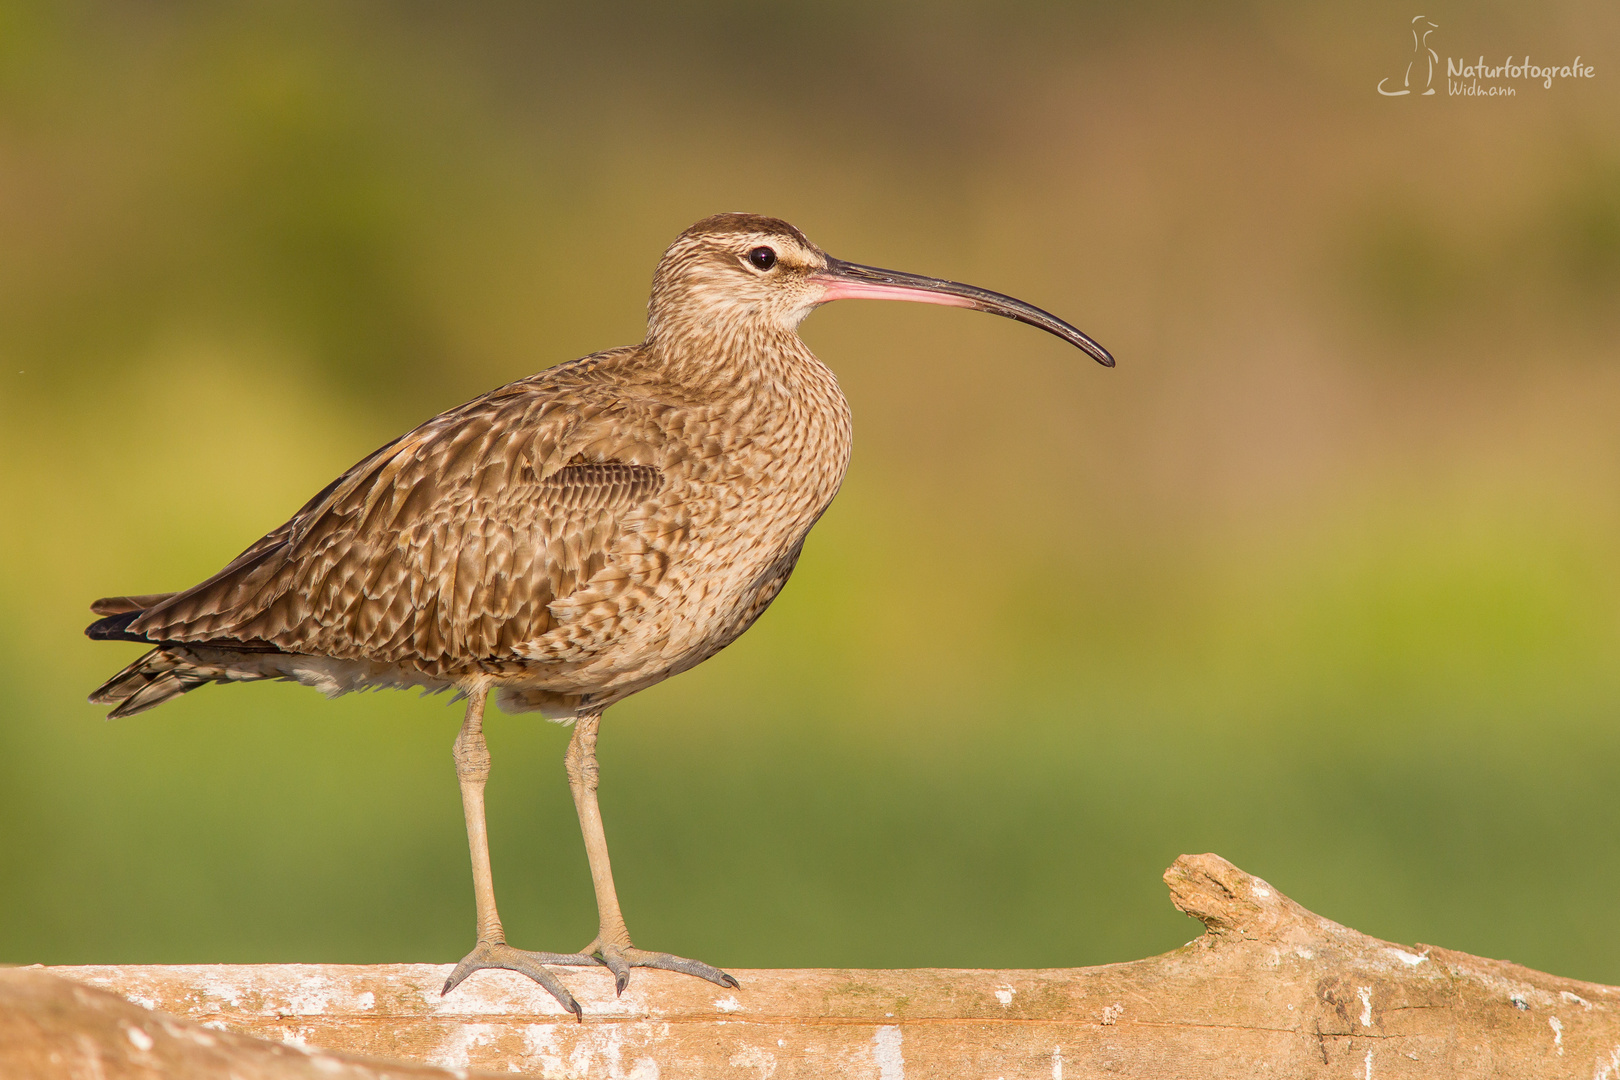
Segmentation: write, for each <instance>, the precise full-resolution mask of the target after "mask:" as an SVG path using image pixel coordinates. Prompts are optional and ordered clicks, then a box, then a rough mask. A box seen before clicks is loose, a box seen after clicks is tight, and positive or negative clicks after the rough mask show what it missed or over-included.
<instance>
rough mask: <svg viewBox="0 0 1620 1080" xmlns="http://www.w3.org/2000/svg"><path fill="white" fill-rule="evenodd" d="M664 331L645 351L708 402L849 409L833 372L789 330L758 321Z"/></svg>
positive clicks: (669, 375)
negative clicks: (681, 331)
mask: <svg viewBox="0 0 1620 1080" xmlns="http://www.w3.org/2000/svg"><path fill="white" fill-rule="evenodd" d="M660 329H661V332H660V333H659V334H658V336H657V337H654V338H651V339H649V340H648V342H647V348H648V349H649V351H650V353H651V355H652V356H653V357H654V358H655V363H656V364H657V365H658V367H659V369H660V372H661V374H662V375H663V377H664V378H666V379H668V380H669V381H670V382H672V383H675V384H677V385H681V386H686V387H690V388H692V389H694V390H697V391H700V392H701V393H702V396H703V397H704V398H706V399H708V400H710V401H716V402H720V401H726V402H735V403H738V404H744V403H746V402H747V401H750V400H752V401H754V402H757V404H758V405H759V406H761V407H764V408H781V407H783V406H785V405H787V404H788V403H790V402H797V403H800V404H808V405H811V406H812V407H814V406H816V405H822V404H824V405H826V406H833V407H837V408H844V409H847V407H848V406H847V405H846V404H845V403H844V397H843V394H842V392H840V391H839V389H838V380H837V379H836V378H835V377H834V376H833V373H832V371H831V370H830V369H828V367H827V366H826V365H825V364H823V363H822V362H821V361H820V360H819V359H817V358H816V355H815V354H814V353H812V352H811V351H810V348H809V346H807V345H805V343H804V342H803V341H801V340H800V339H799V335H798V334H797V333H794V332H793V331H791V330H787V329H784V328H781V327H775V326H768V325H760V324H756V323H733V324H726V323H719V324H716V325H712V326H707V327H694V328H690V329H691V330H693V331H695V332H687V333H680V332H671V331H672V330H673V329H674V328H672V327H662V328H660ZM682 329H688V328H682Z"/></svg>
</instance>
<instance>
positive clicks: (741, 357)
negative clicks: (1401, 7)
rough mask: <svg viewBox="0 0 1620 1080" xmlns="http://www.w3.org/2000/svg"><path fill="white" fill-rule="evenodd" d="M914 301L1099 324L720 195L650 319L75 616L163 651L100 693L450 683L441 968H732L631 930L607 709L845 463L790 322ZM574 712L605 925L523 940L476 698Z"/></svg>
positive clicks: (790, 531) (399, 443)
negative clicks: (456, 815)
mask: <svg viewBox="0 0 1620 1080" xmlns="http://www.w3.org/2000/svg"><path fill="white" fill-rule="evenodd" d="M847 297H869V298H872V299H879V300H916V301H921V302H923V303H929V304H946V305H951V306H955V307H966V308H973V309H975V310H978V311H988V312H991V313H992V314H996V315H1004V316H1006V317H1008V318H1010V319H1017V320H1018V321H1020V322H1025V323H1029V324H1030V325H1032V326H1038V327H1040V328H1041V329H1043V330H1047V331H1050V332H1051V333H1053V334H1056V335H1057V336H1058V337H1060V338H1062V339H1063V340H1065V341H1067V342H1069V343H1070V344H1072V345H1075V346H1078V347H1079V348H1081V349H1083V350H1084V351H1085V352H1087V353H1088V354H1090V355H1091V356H1092V357H1093V358H1094V359H1096V360H1097V361H1098V362H1099V363H1102V364H1105V365H1108V366H1110V367H1112V366H1113V363H1114V361H1113V358H1112V357H1111V356H1109V355H1108V353H1107V351H1105V350H1104V349H1103V348H1102V346H1100V345H1098V344H1097V343H1096V342H1094V341H1092V340H1091V339H1090V338H1088V337H1087V336H1086V335H1084V334H1082V333H1081V332H1080V331H1078V330H1076V329H1075V328H1074V327H1072V326H1070V325H1069V324H1068V323H1066V322H1063V321H1062V320H1061V319H1058V318H1056V317H1054V316H1052V315H1049V314H1047V313H1046V312H1044V311H1042V310H1040V309H1039V308H1035V307H1031V306H1030V305H1029V304H1026V303H1024V302H1023V301H1021V300H1014V299H1013V298H1011V297H1008V296H1002V295H1001V294H1000V293H993V292H989V291H987V290H984V289H979V288H975V287H974V286H971V285H961V284H957V283H956V282H951V281H940V280H937V279H935V278H927V277H919V276H916V275H913V274H902V273H897V272H895V271H892V270H879V269H876V268H874V267H870V266H859V265H856V264H854V263H846V262H843V261H841V260H838V259H834V258H832V257H830V256H828V255H827V254H825V253H824V252H823V251H822V250H821V249H820V248H818V247H817V246H816V245H815V244H813V243H811V242H810V241H809V240H807V239H806V238H805V236H804V234H802V233H801V232H799V230H797V229H795V228H794V227H793V226H791V225H789V224H787V223H786V222H783V221H778V220H776V219H775V218H768V217H756V216H753V215H750V214H720V215H717V216H715V217H711V218H708V219H706V220H704V221H700V222H698V223H697V224H696V225H694V226H692V227H691V228H690V229H687V230H686V231H685V232H683V233H682V234H681V235H680V236H678V237H677V238H676V239H675V242H674V243H673V244H671V245H670V247H669V250H668V251H666V252H665V253H664V257H663V259H662V260H660V261H659V264H658V269H657V272H656V273H655V274H654V275H653V289H652V300H651V302H650V304H649V305H648V315H647V340H646V341H644V342H642V343H641V344H640V345H633V346H630V347H628V348H622V349H612V350H609V351H607V352H601V353H596V354H594V355H592V356H587V357H584V358H582V359H579V360H575V361H573V362H572V363H567V364H561V365H559V366H557V367H554V368H550V369H548V370H546V371H543V372H541V373H540V374H538V375H534V376H531V377H530V378H527V379H522V380H520V381H518V382H515V383H512V384H510V385H508V386H503V387H501V388H500V389H499V390H494V391H491V392H490V393H488V394H485V395H484V396H482V397H479V398H475V399H474V400H472V401H469V402H468V403H467V404H465V405H462V406H461V407H459V408H456V409H451V410H450V411H449V412H445V413H441V414H440V415H438V416H435V417H434V418H433V419H431V420H429V421H428V422H427V423H425V424H423V425H422V426H421V427H418V428H417V429H416V430H414V431H412V432H410V433H409V434H407V435H404V436H402V437H401V438H399V439H396V440H395V441H393V442H391V443H389V444H388V445H387V446H384V447H383V448H382V449H380V450H378V451H377V452H376V453H374V454H371V455H369V456H368V457H366V458H365V459H364V460H363V461H361V462H360V463H359V464H357V465H355V466H354V467H353V468H352V469H350V470H349V471H348V472H346V473H344V474H343V475H342V476H340V477H338V478H337V479H336V480H334V481H332V483H330V484H328V485H327V486H326V487H325V488H324V489H322V490H321V492H320V493H319V494H318V495H316V496H315V497H314V498H313V499H311V500H309V502H307V503H305V504H304V506H303V508H302V509H300V510H299V511H298V512H297V513H296V514H294V515H293V516H292V519H291V520H289V521H288V522H287V523H286V524H285V525H282V526H281V527H280V528H279V529H276V530H275V531H273V532H271V533H269V534H268V535H266V536H264V537H263V538H262V539H260V540H259V541H258V542H256V543H255V544H253V545H252V546H251V547H249V548H248V549H247V550H246V551H244V552H243V553H242V554H241V555H238V556H237V557H236V558H235V559H234V560H232V561H231V563H230V564H229V565H228V566H226V567H225V568H224V569H223V570H221V571H220V572H219V573H217V574H215V575H214V576H213V577H211V578H209V579H208V580H206V581H204V582H202V583H201V584H199V585H194V586H192V587H191V588H189V589H185V590H183V591H181V592H176V593H163V594H158V595H152V596H119V597H109V598H107V599H104V600H98V601H96V602H95V603H94V604H93V605H91V609H92V610H93V611H94V612H95V613H96V614H98V615H100V616H103V617H102V618H101V619H98V620H97V621H96V622H94V623H92V624H91V625H90V627H89V628H88V629H87V630H86V631H85V632H86V633H87V634H88V635H89V636H90V637H91V638H93V639H95V640H98V641H139V642H144V643H147V644H151V645H155V646H156V648H154V649H152V650H151V651H150V652H148V653H146V654H145V655H144V656H142V657H141V658H140V659H139V660H136V661H135V662H134V663H133V664H131V665H130V666H129V667H127V668H125V669H124V670H123V671H120V672H119V673H118V674H117V675H114V676H113V677H112V678H111V679H108V680H107V682H106V683H105V684H104V685H102V686H101V687H100V688H99V689H98V690H96V692H95V693H94V694H92V695H91V696H90V700H91V701H93V702H97V703H99V704H113V703H116V704H117V706H118V707H117V708H116V709H114V710H113V711H112V713H111V715H112V716H130V715H133V714H135V713H138V712H142V711H143V710H146V709H150V708H152V707H153V706H154V705H159V704H161V703H162V702H165V701H167V700H169V699H170V698H172V697H176V696H178V695H180V694H183V693H186V692H187V691H190V690H195V689H196V688H197V687H199V686H203V685H205V684H207V683H211V682H220V683H229V682H252V681H255V680H258V679H291V680H294V681H297V682H300V683H304V684H305V685H308V686H313V687H315V688H316V689H318V690H322V691H325V692H326V693H327V694H329V695H336V694H341V693H344V692H345V691H349V690H357V689H362V688H373V687H391V686H397V687H404V686H418V687H424V688H427V689H430V690H443V689H454V690H457V691H459V692H460V694H462V695H465V697H466V698H467V715H466V720H465V722H464V723H463V724H462V727H461V732H460V734H459V735H458V736H457V737H456V741H455V746H454V752H455V762H456V776H457V778H458V780H459V781H460V784H461V799H462V806H463V808H464V810H465V812H466V818H467V842H468V845H469V847H470V848H471V849H472V868H473V887H474V895H475V898H476V902H477V912H478V943H477V945H476V946H475V947H474V948H473V950H472V951H471V952H470V953H468V954H467V956H466V957H465V958H464V959H463V960H462V961H461V963H460V964H458V965H457V966H456V969H455V971H454V972H453V973H452V974H451V975H450V977H449V979H448V980H447V981H446V982H445V986H444V992H445V993H449V991H450V990H451V989H453V988H454V987H455V986H456V985H457V984H458V983H460V982H461V981H462V980H463V979H465V978H466V977H467V976H468V975H470V974H472V973H473V972H474V971H477V970H478V969H480V968H494V967H501V968H510V969H511V970H513V971H519V972H522V973H523V974H525V975H527V976H529V977H530V978H532V979H534V980H535V981H536V982H538V983H539V984H540V985H541V986H543V987H545V988H546V989H547V990H548V991H550V992H551V993H552V994H553V995H554V996H555V997H556V998H557V1000H558V1001H559V1002H561V1003H562V1004H563V1006H564V1007H566V1008H567V1009H569V1010H571V1011H572V1012H573V1013H574V1014H575V1015H576V1016H578V1015H580V1008H579V1005H578V1003H577V1002H575V1000H574V998H573V995H571V994H570V993H569V992H568V991H567V989H565V988H564V987H563V985H562V983H561V982H560V981H558V979H557V977H556V975H555V974H553V973H552V972H551V971H549V970H548V969H547V967H546V965H548V964H550V965H582V966H583V965H596V964H601V965H603V966H606V967H607V968H609V969H611V970H612V972H613V974H614V976H615V980H616V985H617V988H618V990H619V992H620V993H623V992H624V988H625V986H626V984H627V983H628V980H629V975H630V969H631V968H633V967H652V968H664V969H666V970H670V971H679V972H685V973H687V974H689V975H696V976H698V977H700V978H704V979H708V980H709V981H710V982H714V983H718V984H720V985H722V986H730V987H735V986H736V985H737V982H736V980H735V979H733V978H732V977H731V976H730V975H727V974H726V973H725V972H723V971H720V970H719V969H717V968H714V967H711V966H709V965H708V964H704V963H701V962H699V961H696V960H688V959H685V958H682V957H678V956H671V955H670V954H668V953H662V952H651V951H648V950H645V949H638V948H636V947H635V946H633V945H632V944H631V943H630V933H629V931H628V930H627V929H626V928H625V923H624V917H623V916H622V915H621V914H620V911H619V901H618V898H617V896H616V895H615V893H614V888H613V873H612V869H611V868H610V866H609V864H608V849H607V839H606V837H605V836H604V834H603V831H602V815H601V811H600V810H599V809H598V807H597V800H596V786H597V765H596V734H597V727H598V725H599V724H600V723H601V720H602V711H603V710H604V709H606V708H607V707H608V706H609V705H612V704H614V703H615V702H618V701H623V700H624V699H625V698H627V697H629V696H630V695H631V694H634V693H635V692H636V691H638V690H644V689H646V688H647V687H649V686H651V685H653V684H654V683H656V682H659V681H661V680H663V679H667V678H669V677H670V676H671V675H674V674H676V673H677V672H681V671H685V670H686V669H687V668H690V667H692V666H694V665H696V664H699V663H701V662H702V661H704V660H706V659H708V658H709V657H711V656H713V655H714V654H715V653H717V652H719V651H720V650H721V649H723V648H725V647H726V646H727V645H728V644H730V643H731V642H732V641H734V640H736V638H737V636H738V635H739V634H741V633H742V632H743V631H744V630H746V629H748V627H749V626H751V625H752V624H753V622H754V620H755V619H757V618H759V616H760V614H761V613H762V612H763V611H764V610H765V608H766V607H767V606H768V605H769V604H770V602H771V601H772V600H774V599H775V598H776V594H777V593H778V592H780V591H781V589H782V586H783V585H784V584H786V582H787V579H788V575H789V574H791V573H792V572H793V566H794V564H795V563H796V562H797V561H798V559H799V551H800V549H801V548H802V547H803V546H804V540H805V535H806V534H807V533H808V532H809V531H810V527H811V526H812V525H814V524H815V523H816V519H817V518H819V517H820V516H821V515H822V512H823V511H825V510H826V509H827V506H828V504H829V503H831V502H832V499H833V495H834V494H836V493H837V491H838V486H839V484H840V483H841V482H842V481H843V478H844V470H845V468H846V466H847V465H848V464H849V451H850V416H849V403H848V402H846V401H845V400H844V395H843V394H842V393H841V392H840V391H839V389H838V381H837V380H836V379H835V378H834V377H833V373H832V372H831V371H829V370H828V369H827V368H826V367H825V366H824V365H823V364H822V363H821V361H819V360H817V359H816V357H815V356H814V355H813V354H812V353H811V352H810V350H809V349H808V348H806V347H805V345H804V343H803V342H802V341H800V340H799V336H798V327H799V324H800V323H801V322H802V321H803V320H804V318H805V316H807V315H809V314H810V312H811V311H812V310H814V309H815V307H816V306H817V305H819V304H824V303H827V302H828V301H830V300H839V299H844V298H847ZM491 690H493V691H495V694H496V700H497V702H498V703H499V704H500V706H501V708H502V709H503V710H505V711H507V712H526V711H538V712H539V713H540V714H541V715H542V716H546V717H548V718H550V719H553V720H559V721H561V722H563V723H572V724H573V725H574V732H573V738H572V739H571V740H570V742H569V744H568V751H567V754H566V755H565V757H564V762H565V764H566V766H567V773H568V784H569V787H570V789H571V790H572V791H573V795H574V806H575V808H576V809H577V810H578V812H579V824H580V829H581V831H582V832H583V833H584V836H585V851H586V854H587V856H588V857H589V860H590V868H591V880H592V882H593V883H594V885H595V887H596V905H597V916H598V920H597V925H598V931H597V935H596V937H595V939H594V940H592V941H591V942H590V944H588V945H586V946H585V947H584V948H583V949H581V950H580V951H579V952H577V953H546V952H528V951H525V950H521V949H516V948H513V947H512V946H510V945H508V944H507V943H506V937H505V935H504V933H503V932H502V930H501V920H500V917H499V915H497V914H496V911H495V890H494V885H493V884H492V880H491V877H490V866H489V845H488V837H487V833H486V831H485V826H484V785H485V782H486V781H487V780H488V778H489V751H488V749H487V748H486V746H485V743H484V734H483V722H484V703H485V699H486V698H487V697H488V694H489V692H490V691H491Z"/></svg>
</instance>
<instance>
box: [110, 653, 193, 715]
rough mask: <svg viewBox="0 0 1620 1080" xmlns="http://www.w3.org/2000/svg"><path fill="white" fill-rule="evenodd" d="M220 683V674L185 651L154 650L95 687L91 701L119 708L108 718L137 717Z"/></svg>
mask: <svg viewBox="0 0 1620 1080" xmlns="http://www.w3.org/2000/svg"><path fill="white" fill-rule="evenodd" d="M219 681H223V680H221V678H220V675H219V673H217V672H214V671H211V670H210V669H209V668H208V667H206V666H203V665H199V664H195V663H193V662H191V660H189V659H188V658H187V657H186V650H184V649H180V648H160V649H153V650H152V651H151V652H149V653H147V654H146V655H145V656H143V657H141V658H140V659H139V660H137V661H135V662H134V663H133V664H131V665H129V667H127V668H125V669H124V670H123V671H120V672H119V673H118V674H116V675H114V676H113V677H112V678H110V679H108V680H107V681H106V682H104V683H102V684H101V685H100V686H98V687H96V690H95V692H94V693H92V694H91V695H90V701H91V703H92V704H94V705H113V704H116V705H117V706H118V707H117V708H116V709H114V710H113V711H112V712H110V713H108V714H107V716H108V718H109V719H112V718H115V717H121V716H134V715H135V714H136V713H139V712H145V711H146V710H147V709H151V708H155V707H157V706H159V705H161V704H163V703H164V702H165V701H168V700H169V699H170V698H174V697H179V696H180V695H181V694H185V693H189V692H190V691H192V690H195V689H197V687H199V686H206V685H208V684H209V683H211V682H219Z"/></svg>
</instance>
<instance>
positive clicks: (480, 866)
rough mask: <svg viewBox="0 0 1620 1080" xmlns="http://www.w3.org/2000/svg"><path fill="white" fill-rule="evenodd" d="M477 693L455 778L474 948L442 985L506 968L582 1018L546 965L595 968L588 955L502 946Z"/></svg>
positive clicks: (459, 739)
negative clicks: (473, 907)
mask: <svg viewBox="0 0 1620 1080" xmlns="http://www.w3.org/2000/svg"><path fill="white" fill-rule="evenodd" d="M487 696H488V695H487V693H486V692H485V691H483V690H479V691H477V692H475V693H473V694H471V695H470V696H469V698H468V701H467V719H466V721H465V722H464V723H463V724H462V725H461V734H459V735H457V736H456V743H455V759H456V779H457V780H459V781H460V782H461V807H462V810H463V811H464V812H465V813H466V815H467V846H468V848H470V849H471V851H472V871H473V896H474V898H475V899H476V901H477V904H478V944H477V945H475V946H474V947H473V951H472V952H470V953H468V954H467V955H466V956H465V957H464V958H462V961H461V963H459V964H457V965H456V969H455V971H453V972H451V973H450V977H449V978H448V979H446V980H445V982H444V990H443V991H442V992H441V993H442V994H448V993H449V992H450V991H452V990H454V989H455V988H456V987H457V986H458V985H460V984H461V982H462V980H463V979H465V978H466V977H467V976H469V975H471V974H472V973H473V972H475V971H478V970H479V969H481V968H508V969H510V970H512V971H517V972H521V973H522V974H524V975H527V976H528V977H529V978H531V979H533V980H534V981H535V982H537V983H539V984H540V985H541V986H543V987H545V988H546V989H547V990H548V991H550V992H551V996H552V997H554V998H556V999H557V1000H558V1001H559V1002H561V1003H562V1007H563V1008H565V1009H567V1010H568V1011H569V1012H571V1013H573V1014H574V1015H575V1016H576V1017H579V1018H581V1019H583V1014H582V1013H581V1011H580V1007H579V1002H577V1001H575V1000H574V995H572V994H570V993H569V992H568V991H567V989H565V988H564V987H563V984H562V983H560V982H558V981H557V977H556V976H555V975H553V974H552V973H551V972H549V971H547V970H546V969H545V967H544V966H543V965H545V964H593V963H596V961H595V960H594V959H593V958H592V957H589V956H581V955H577V954H572V953H542V952H527V951H525V950H523V949H514V948H512V946H510V945H508V944H507V943H506V934H505V932H504V931H502V929H501V917H500V914H499V913H498V912H496V910H495V881H494V878H493V876H492V875H491V874H490V869H489V832H488V830H487V829H486V827H485V825H484V785H485V784H486V783H487V782H488V781H489V747H488V746H487V745H486V744H485V742H484V700H485V698H486V697H487Z"/></svg>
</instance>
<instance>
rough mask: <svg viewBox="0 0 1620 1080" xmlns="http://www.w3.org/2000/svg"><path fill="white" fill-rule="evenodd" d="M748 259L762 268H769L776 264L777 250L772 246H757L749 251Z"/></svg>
mask: <svg viewBox="0 0 1620 1080" xmlns="http://www.w3.org/2000/svg"><path fill="white" fill-rule="evenodd" d="M748 261H749V262H751V263H753V264H754V266H755V267H757V268H758V269H760V270H769V269H770V268H771V267H773V266H775V265H776V252H775V250H774V249H772V248H768V247H757V248H755V249H754V250H753V251H750V252H749V253H748Z"/></svg>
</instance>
